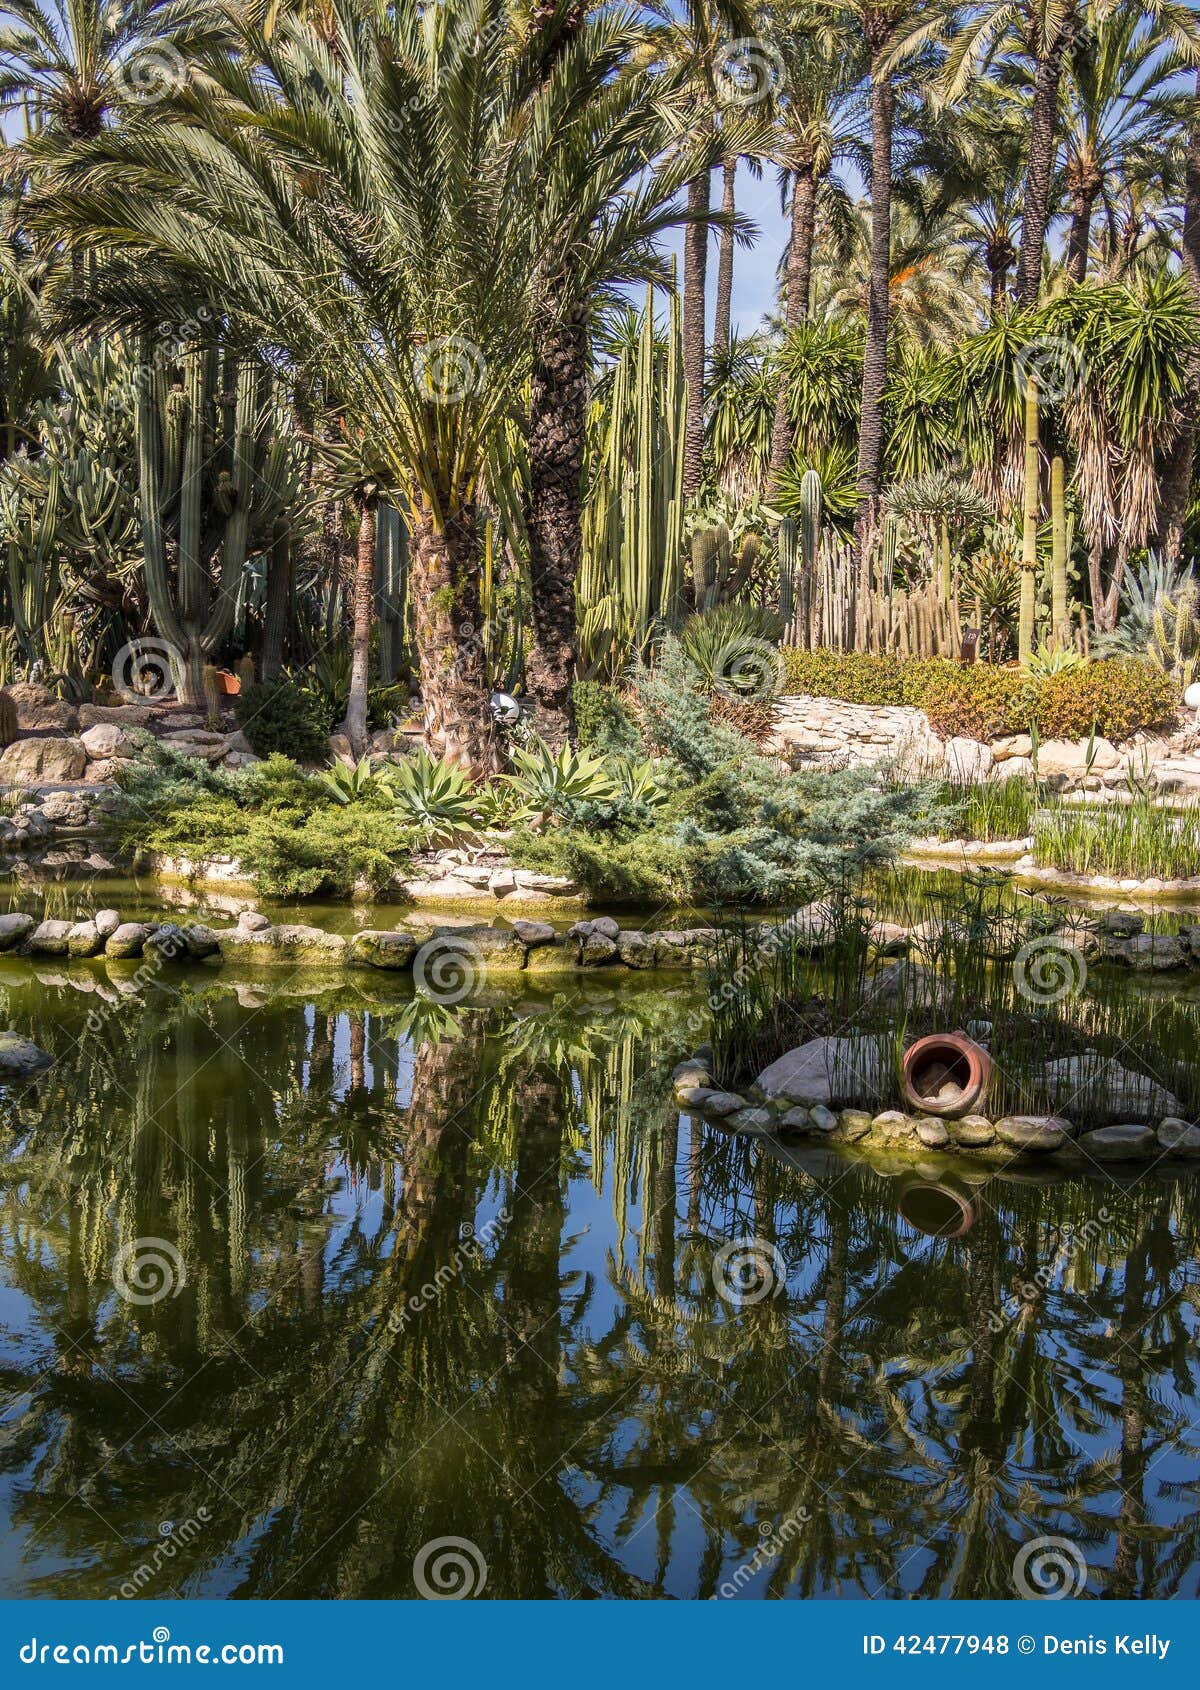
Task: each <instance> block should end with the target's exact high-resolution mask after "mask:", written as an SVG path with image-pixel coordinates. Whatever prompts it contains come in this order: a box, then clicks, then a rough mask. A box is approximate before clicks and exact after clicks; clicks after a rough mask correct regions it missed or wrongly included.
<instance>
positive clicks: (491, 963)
mask: <svg viewBox="0 0 1200 1690" xmlns="http://www.w3.org/2000/svg"><path fill="white" fill-rule="evenodd" d="M432 936H433V938H434V939H447V938H452V939H453V940H454V941H455V943H456V944H457V945H460V946H461V947H463V948H464V949H465V950H468V951H472V952H474V954H475V955H476V956H477V957H478V958H479V959H480V960H481V961H482V962H484V963H485V964H486V965H487V967H488V969H489V971H492V970H494V971H496V972H499V973H513V972H515V971H516V970H517V969H521V968H524V966H525V947H524V945H523V944H522V943H521V941H520V939H518V938H517V935H516V933H515V932H514V931H513V930H512V929H511V928H503V927H489V926H482V927H435V928H434V930H433V935H432Z"/></svg>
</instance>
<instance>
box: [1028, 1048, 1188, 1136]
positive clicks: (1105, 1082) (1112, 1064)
mask: <svg viewBox="0 0 1200 1690" xmlns="http://www.w3.org/2000/svg"><path fill="white" fill-rule="evenodd" d="M1042 1075H1043V1079H1044V1081H1045V1084H1046V1089H1047V1093H1048V1095H1049V1097H1050V1099H1051V1101H1052V1102H1053V1103H1054V1104H1056V1105H1057V1106H1058V1107H1059V1108H1062V1109H1069V1108H1070V1107H1071V1101H1072V1099H1073V1098H1076V1097H1078V1096H1079V1095H1080V1094H1081V1093H1086V1094H1087V1097H1088V1101H1089V1104H1090V1105H1091V1106H1092V1108H1093V1109H1096V1108H1099V1107H1100V1106H1101V1105H1103V1107H1104V1110H1105V1112H1106V1113H1111V1114H1113V1115H1125V1116H1138V1115H1140V1116H1142V1117H1143V1118H1145V1119H1147V1120H1148V1119H1149V1118H1150V1117H1151V1116H1155V1117H1158V1116H1162V1115H1178V1114H1179V1111H1180V1108H1181V1105H1180V1102H1179V1099H1178V1098H1177V1097H1174V1096H1173V1095H1172V1094H1171V1093H1170V1092H1169V1091H1168V1090H1167V1089H1166V1087H1165V1086H1162V1085H1160V1084H1159V1083H1158V1081H1157V1080H1154V1079H1151V1077H1150V1076H1149V1075H1148V1074H1139V1073H1137V1072H1136V1071H1135V1070H1134V1069H1132V1068H1126V1067H1125V1066H1124V1064H1123V1063H1120V1062H1118V1061H1117V1060H1116V1058H1115V1057H1105V1056H1099V1055H1088V1054H1087V1053H1083V1054H1081V1055H1079V1056H1059V1057H1056V1058H1055V1059H1054V1060H1053V1061H1052V1062H1047V1064H1046V1066H1045V1068H1044V1069H1043V1070H1042Z"/></svg>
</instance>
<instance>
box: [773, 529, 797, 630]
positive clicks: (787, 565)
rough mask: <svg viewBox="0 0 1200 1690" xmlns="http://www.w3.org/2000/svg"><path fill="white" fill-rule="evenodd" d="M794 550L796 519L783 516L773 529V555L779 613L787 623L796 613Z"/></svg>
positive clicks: (795, 545) (789, 622)
mask: <svg viewBox="0 0 1200 1690" xmlns="http://www.w3.org/2000/svg"><path fill="white" fill-rule="evenodd" d="M796 550H797V531H796V521H795V518H794V517H790V516H785V517H783V518H781V520H780V523H779V527H778V528H777V529H776V530H775V555H776V558H777V559H778V563H779V614H780V616H781V617H782V619H783V621H784V623H785V624H787V625H790V624H791V620H792V617H793V616H794V615H795V614H796Z"/></svg>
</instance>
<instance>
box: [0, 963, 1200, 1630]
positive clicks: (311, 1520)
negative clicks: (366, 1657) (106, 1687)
mask: <svg viewBox="0 0 1200 1690" xmlns="http://www.w3.org/2000/svg"><path fill="white" fill-rule="evenodd" d="M100 968H101V965H95V968H94V970H93V969H91V968H83V969H81V968H74V969H71V970H67V969H61V970H59V971H58V972H56V971H55V970H54V969H53V968H52V967H50V966H45V967H42V966H39V967H38V968H37V969H36V971H35V970H34V969H33V968H32V967H31V966H30V965H29V964H28V963H25V962H22V961H19V960H16V959H4V961H3V962H2V963H0V993H2V994H3V997H4V999H5V1020H4V1023H3V1024H4V1025H7V1026H12V1027H16V1028H18V1029H20V1030H22V1031H25V1032H30V1033H33V1034H35V1035H36V1037H37V1038H38V1041H39V1042H40V1043H41V1044H42V1045H43V1046H44V1047H45V1048H46V1049H48V1050H50V1051H52V1052H53V1053H54V1054H55V1055H56V1057H57V1062H56V1065H55V1067H54V1068H53V1069H52V1070H51V1071H50V1072H49V1073H48V1074H47V1075H46V1076H44V1077H43V1078H42V1079H41V1080H39V1081H37V1082H34V1083H33V1084H32V1085H30V1086H28V1087H26V1088H23V1089H21V1088H14V1089H10V1090H9V1091H7V1093H5V1094H4V1095H3V1097H2V1098H0V1116H2V1119H0V1153H2V1156H3V1162H2V1164H0V1165H2V1167H3V1187H2V1191H0V1372H2V1379H0V1391H2V1403H3V1436H2V1441H0V1511H2V1514H3V1531H2V1534H0V1596H4V1597H18V1596H42V1597H117V1598H120V1597H122V1596H124V1597H133V1598H137V1597H143V1598H148V1597H169V1596H173V1595H180V1596H185V1597H201V1598H214V1597H284V1598H315V1597H365V1598H391V1597H400V1598H407V1597H415V1596H419V1595H445V1594H448V1593H459V1592H463V1591H466V1592H467V1593H470V1594H476V1595H480V1596H482V1597H483V1598H484V1599H487V1598H490V1597H522V1598H554V1597H574V1596H588V1595H595V1596H647V1597H654V1596H665V1597H671V1598H677V1599H679V1598H684V1599H687V1598H708V1597H713V1596H716V1597H725V1598H728V1599H756V1598H783V1597H804V1596H816V1597H868V1596H879V1595H883V1596H899V1595H923V1596H932V1595H938V1594H941V1595H950V1596H958V1597H982V1596H998V1597H1005V1596H1012V1595H1013V1594H1017V1593H1020V1592H1022V1590H1024V1591H1026V1592H1028V1591H1029V1589H1030V1588H1031V1586H1032V1585H1033V1584H1034V1583H1035V1582H1036V1581H1037V1580H1038V1579H1047V1580H1051V1581H1053V1580H1054V1579H1056V1578H1065V1579H1070V1580H1073V1581H1074V1588H1077V1589H1079V1590H1080V1591H1084V1590H1086V1592H1087V1593H1088V1594H1091V1595H1094V1596H1101V1595H1103V1596H1109V1597H1114V1596H1175V1595H1181V1596H1193V1597H1194V1596H1195V1595H1196V1594H1197V1565H1198V1562H1200V1556H1198V1553H1197V1545H1196V1539H1197V1536H1198V1534H1200V1508H1198V1503H1200V1496H1198V1494H1197V1493H1198V1490H1200V1484H1198V1481H1197V1477H1196V1475H1197V1472H1198V1471H1200V1467H1198V1456H1200V1429H1198V1421H1200V1381H1198V1378H1197V1352H1196V1326H1197V1286H1198V1284H1200V1274H1198V1271H1197V1245H1198V1242H1200V1240H1198V1236H1197V1233H1198V1228H1197V1220H1196V1217H1197V1195H1196V1190H1197V1188H1196V1187H1195V1186H1193V1185H1192V1184H1190V1183H1189V1182H1188V1180H1187V1178H1186V1176H1181V1175H1178V1174H1176V1175H1174V1176H1171V1177H1168V1176H1167V1174H1166V1173H1165V1171H1164V1170H1163V1169H1162V1168H1159V1169H1158V1170H1157V1171H1154V1172H1151V1173H1147V1174H1144V1175H1142V1176H1141V1177H1138V1178H1133V1177H1130V1178H1129V1179H1107V1180H1096V1181H1084V1180H1076V1181H1071V1180H1066V1179H1058V1178H1052V1177H1045V1178H1042V1177H1034V1176H1030V1175H1025V1176H1023V1177H1021V1178H1016V1177H1013V1176H1011V1175H1009V1176H1005V1175H996V1174H986V1173H984V1172H982V1171H978V1172H973V1173H972V1175H971V1176H970V1181H971V1182H970V1183H969V1184H968V1183H964V1182H963V1177H962V1176H959V1175H955V1174H953V1173H951V1172H949V1171H948V1169H947V1168H946V1167H945V1166H944V1165H943V1164H940V1163H939V1162H938V1160H937V1158H931V1159H930V1161H929V1162H928V1163H925V1164H921V1165H920V1166H919V1167H914V1165H913V1164H911V1163H909V1164H908V1165H907V1172H903V1173H901V1172H898V1171H897V1170H896V1169H895V1168H891V1169H886V1170H885V1169H881V1168H880V1167H878V1166H877V1165H872V1164H868V1163H866V1162H863V1161H853V1160H851V1159H849V1157H848V1155H845V1154H843V1155H842V1156H838V1155H837V1154H835V1153H832V1152H830V1151H828V1150H817V1149H812V1150H806V1151H803V1152H801V1151H797V1152H795V1153H791V1154H788V1153H786V1152H783V1151H781V1150H779V1149H778V1148H777V1149H776V1150H775V1151H772V1150H770V1149H769V1148H767V1147H766V1146H765V1145H764V1144H763V1143H762V1142H761V1141H750V1140H745V1139H737V1138H733V1137H731V1136H729V1135H727V1134H725V1133H723V1132H721V1131H720V1130H719V1129H718V1128H715V1127H710V1126H706V1125H704V1124H703V1123H700V1122H697V1121H694V1120H691V1119H689V1117H688V1116H687V1115H686V1114H683V1115H681V1114H680V1112H679V1109H678V1106H673V1105H672V1102H671V1071H672V1068H673V1066H674V1064H675V1063H676V1062H677V1060H678V1059H679V1056H680V1054H681V1052H682V1051H685V1050H688V1049H691V1048H692V1046H693V1044H694V1042H695V1038H696V1032H695V1026H696V1016H697V1012H698V1010H699V1009H700V1007H701V999H700V995H699V989H698V988H697V986H696V985H695V984H694V983H687V982H684V983H680V982H673V981H671V980H670V979H665V978H664V979H660V980H657V981H654V982H651V983H649V984H646V983H643V982H637V983H634V982H630V981H629V980H628V979H626V980H625V981H624V982H623V983H622V986H621V987H620V989H618V988H617V987H616V986H614V985H613V984H611V983H609V982H606V981H604V980H591V979H582V980H580V981H579V982H578V983H574V982H573V983H572V986H571V990H570V991H569V993H567V994H563V995H559V996H552V995H549V994H544V995H541V996H538V995H534V994H532V993H529V992H526V993H525V994H524V995H520V996H515V997H506V996H503V995H501V994H499V993H496V994H489V995H488V996H487V997H485V998H484V999H482V1000H481V1001H478V1002H474V1003H471V1004H466V1005H462V1006H458V1007H456V1008H455V1009H454V1010H452V1011H451V1010H447V1009H445V1008H439V1007H438V1006H435V1005H431V1004H429V1003H427V1002H425V1001H424V1000H421V999H414V997H413V995H412V990H411V987H410V986H408V985H407V984H404V985H401V984H399V983H397V984H396V985H395V986H391V985H390V984H389V983H388V982H387V981H383V982H382V983H381V982H380V981H379V979H378V978H376V977H372V979H371V980H370V981H369V982H366V983H365V984H360V983H357V982H353V981H352V982H350V983H347V982H345V981H342V982H339V983H338V984H337V985H335V986H332V987H331V988H330V989H328V990H323V989H322V988H321V987H320V985H319V983H318V984H317V985H316V986H315V987H314V985H313V984H312V982H311V980H310V981H309V982H308V983H307V984H306V983H305V982H304V981H303V980H301V979H296V980H293V979H291V978H290V977H289V976H288V975H287V972H286V971H277V973H276V975H274V976H272V977H271V978H269V979H268V978H266V977H264V976H262V975H260V976H258V977H257V978H256V979H251V978H249V977H245V978H241V979H235V978H233V977H232V976H231V974H230V972H229V971H228V970H222V972H221V974H220V975H219V976H216V975H214V974H212V973H211V972H210V971H206V970H203V969H196V970H193V971H190V972H188V973H186V974H183V975H180V976H171V977H170V980H169V981H166V977H162V979H163V980H164V981H166V983H165V984H163V983H161V982H159V981H155V982H151V983H150V984H149V985H148V986H147V987H146V988H145V990H144V992H142V993H141V994H140V995H131V996H128V997H123V998H118V999H117V1001H115V1002H113V1003H109V1002H106V1001H105V1000H104V999H103V998H102V997H100V996H99V995H98V994H97V993H96V992H95V991H91V992H88V991H84V990H81V989H80V988H81V986H84V985H87V984H89V983H94V981H95V979H97V978H99V977H100ZM280 974H282V978H281V977H280ZM1046 1539H1055V1540H1060V1539H1061V1540H1063V1541H1064V1542H1065V1544H1066V1548H1065V1549H1064V1548H1062V1547H1057V1548H1056V1547H1055V1546H1054V1545H1050V1546H1049V1547H1047V1545H1046V1543H1045V1540H1046Z"/></svg>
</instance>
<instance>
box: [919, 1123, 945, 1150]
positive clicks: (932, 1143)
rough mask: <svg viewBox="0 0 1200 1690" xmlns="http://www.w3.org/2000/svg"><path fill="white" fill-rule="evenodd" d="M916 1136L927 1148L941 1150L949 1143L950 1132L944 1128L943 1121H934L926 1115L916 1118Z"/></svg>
mask: <svg viewBox="0 0 1200 1690" xmlns="http://www.w3.org/2000/svg"><path fill="white" fill-rule="evenodd" d="M917 1137H918V1138H919V1139H920V1141H921V1143H922V1144H923V1145H924V1146H925V1148H926V1149H927V1150H941V1149H942V1148H943V1146H944V1145H947V1144H949V1142H950V1134H949V1133H948V1132H947V1130H946V1123H945V1122H944V1121H935V1120H933V1119H932V1118H931V1117H928V1116H920V1117H918V1120H917Z"/></svg>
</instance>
